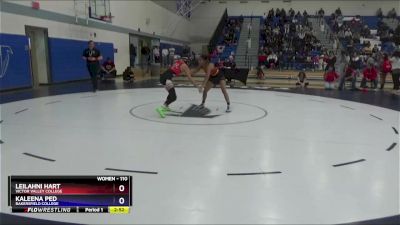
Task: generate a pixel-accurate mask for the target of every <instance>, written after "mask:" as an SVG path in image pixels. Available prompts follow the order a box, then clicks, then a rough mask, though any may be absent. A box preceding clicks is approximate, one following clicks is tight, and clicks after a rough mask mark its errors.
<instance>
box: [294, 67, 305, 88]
mask: <svg viewBox="0 0 400 225" xmlns="http://www.w3.org/2000/svg"><path fill="white" fill-rule="evenodd" d="M296 86H300V87H302V88H305V87H307V86H308V81H307V75H306V73H305V72H304V70H303V71H300V72H299V74H298V75H297V82H296Z"/></svg>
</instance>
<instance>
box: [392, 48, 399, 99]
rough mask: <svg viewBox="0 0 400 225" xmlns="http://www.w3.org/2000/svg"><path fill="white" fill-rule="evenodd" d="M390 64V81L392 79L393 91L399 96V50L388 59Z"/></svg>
mask: <svg viewBox="0 0 400 225" xmlns="http://www.w3.org/2000/svg"><path fill="white" fill-rule="evenodd" d="M390 62H391V63H392V79H393V90H394V91H395V92H396V93H397V94H399V87H400V49H399V50H397V51H396V52H395V53H394V54H393V57H392V58H391V59H390Z"/></svg>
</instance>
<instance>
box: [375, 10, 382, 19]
mask: <svg viewBox="0 0 400 225" xmlns="http://www.w3.org/2000/svg"><path fill="white" fill-rule="evenodd" d="M376 16H377V17H378V18H379V19H382V18H383V12H382V9H381V8H379V9H378V11H377V12H376Z"/></svg>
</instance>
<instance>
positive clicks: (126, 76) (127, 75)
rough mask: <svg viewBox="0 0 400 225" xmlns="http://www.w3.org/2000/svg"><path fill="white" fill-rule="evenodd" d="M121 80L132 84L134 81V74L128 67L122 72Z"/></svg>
mask: <svg viewBox="0 0 400 225" xmlns="http://www.w3.org/2000/svg"><path fill="white" fill-rule="evenodd" d="M122 79H123V80H124V81H125V82H133V81H134V80H135V74H134V73H133V70H132V69H131V68H130V67H127V68H126V69H125V70H124V72H123V73H122Z"/></svg>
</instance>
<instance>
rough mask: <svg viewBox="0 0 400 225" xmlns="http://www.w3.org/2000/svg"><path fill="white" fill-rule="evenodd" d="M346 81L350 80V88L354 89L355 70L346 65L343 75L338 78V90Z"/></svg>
mask: <svg viewBox="0 0 400 225" xmlns="http://www.w3.org/2000/svg"><path fill="white" fill-rule="evenodd" d="M346 81H350V82H351V90H356V89H357V88H356V82H357V72H356V71H355V70H354V69H353V68H352V67H350V66H347V67H346V68H345V71H344V76H342V77H341V78H340V82H339V90H343V89H344V87H345V84H346Z"/></svg>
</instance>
